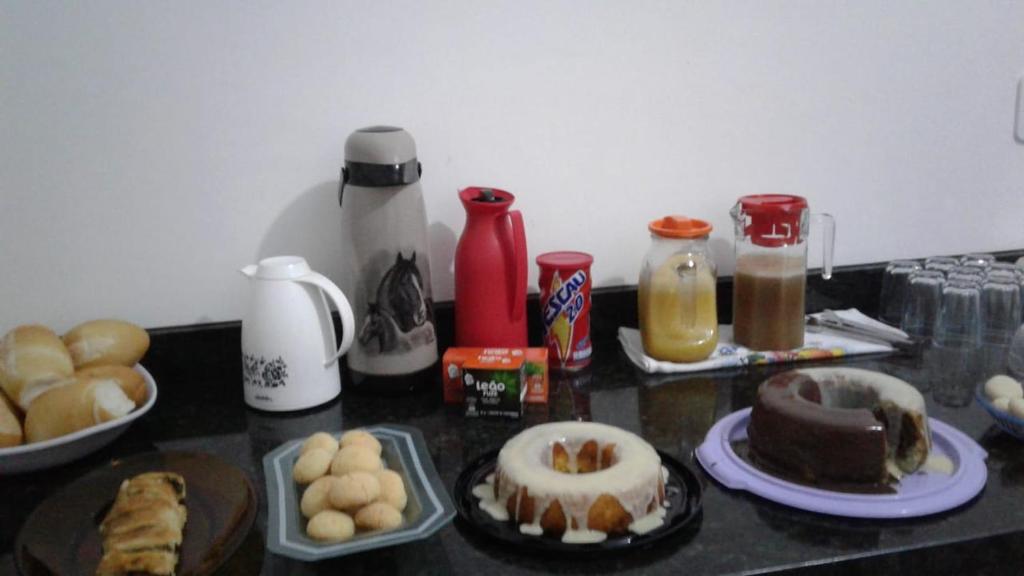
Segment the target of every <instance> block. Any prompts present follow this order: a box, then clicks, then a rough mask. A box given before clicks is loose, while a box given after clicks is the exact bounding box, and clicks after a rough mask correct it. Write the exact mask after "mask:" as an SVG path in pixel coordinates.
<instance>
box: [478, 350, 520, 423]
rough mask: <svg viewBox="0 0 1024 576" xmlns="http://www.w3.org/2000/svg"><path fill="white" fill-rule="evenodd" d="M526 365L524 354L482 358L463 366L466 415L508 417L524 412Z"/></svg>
mask: <svg viewBox="0 0 1024 576" xmlns="http://www.w3.org/2000/svg"><path fill="white" fill-rule="evenodd" d="M525 368H526V363H525V361H524V360H523V357H522V355H518V356H512V357H508V356H499V355H486V354H485V355H481V356H480V357H478V358H476V359H471V360H468V361H466V362H465V363H464V364H463V365H462V385H463V390H464V393H465V404H464V405H465V408H466V416H471V417H472V416H506V417H511V418H518V417H519V416H520V415H522V413H523V399H524V397H525V396H526V371H525Z"/></svg>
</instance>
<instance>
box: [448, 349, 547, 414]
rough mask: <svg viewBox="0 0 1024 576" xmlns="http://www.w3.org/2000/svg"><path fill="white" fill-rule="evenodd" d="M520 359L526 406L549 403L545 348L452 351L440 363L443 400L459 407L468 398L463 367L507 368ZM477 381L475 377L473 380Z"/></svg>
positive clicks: (449, 350)
mask: <svg viewBox="0 0 1024 576" xmlns="http://www.w3.org/2000/svg"><path fill="white" fill-rule="evenodd" d="M517 359H521V361H522V364H523V373H524V386H523V390H524V391H525V397H524V399H523V401H524V402H526V403H527V404H546V403H547V401H548V351H547V349H546V348H449V349H448V350H447V351H445V353H444V358H443V359H442V361H441V378H442V381H443V382H444V401H445V403H448V404H458V403H461V402H463V401H464V399H465V397H466V391H465V383H464V381H463V367H464V366H465V365H466V364H467V363H471V364H470V365H477V366H479V365H480V363H484V364H487V363H490V364H493V365H494V366H495V367H497V368H508V367H511V366H512V365H513V363H514V362H516V361H517ZM474 378H475V377H474Z"/></svg>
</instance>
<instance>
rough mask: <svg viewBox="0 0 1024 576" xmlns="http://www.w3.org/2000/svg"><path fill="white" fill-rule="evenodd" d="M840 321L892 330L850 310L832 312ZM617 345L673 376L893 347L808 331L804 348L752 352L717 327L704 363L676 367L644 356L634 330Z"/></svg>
mask: <svg viewBox="0 0 1024 576" xmlns="http://www.w3.org/2000/svg"><path fill="white" fill-rule="evenodd" d="M834 312H836V313H837V314H839V315H840V316H841V317H843V318H847V319H851V320H856V321H858V322H862V323H865V324H868V323H870V324H880V325H881V326H882V327H885V328H889V329H890V330H895V332H898V333H900V334H902V332H901V331H900V330H897V329H895V328H890V327H888V326H885V325H884V324H881V323H880V322H877V321H875V320H872V319H871V318H869V317H867V316H865V315H864V314H862V313H860V312H859V311H858V310H856V309H854V308H851V309H849V310H836V311H834ZM619 342H620V343H621V344H622V349H623V351H624V352H625V353H626V356H628V357H629V359H630V360H632V361H633V363H634V364H636V365H637V367H638V368H640V369H641V370H643V371H644V372H647V373H649V374H656V373H663V374H667V373H673V372H700V371H703V370H719V369H722V368H731V367H735V366H746V365H751V364H775V363H779V362H799V361H801V360H823V359H827V358H839V357H841V356H851V355H854V354H874V353H879V352H891V351H892V350H893V347H892V346H890V345H888V344H884V343H881V342H876V341H868V340H858V339H856V338H854V337H852V336H849V335H847V334H841V333H838V332H833V331H831V330H828V329H820V330H819V329H815V330H813V331H811V330H807V331H805V332H804V346H803V347H802V348H796V349H793V350H777V351H754V350H751V349H749V348H746V347H744V346H740V345H738V344H735V343H734V342H733V341H732V326H730V325H727V324H726V325H721V326H719V327H718V345H717V346H715V351H714V352H712V353H711V356H709V357H708V358H707V359H706V360H701V361H699V362H689V363H677V362H665V361H663V360H655V359H654V358H651V357H650V356H648V355H646V354H644V346H643V342H642V341H641V339H640V331H639V330H637V329H636V328H626V327H625V326H621V327H619Z"/></svg>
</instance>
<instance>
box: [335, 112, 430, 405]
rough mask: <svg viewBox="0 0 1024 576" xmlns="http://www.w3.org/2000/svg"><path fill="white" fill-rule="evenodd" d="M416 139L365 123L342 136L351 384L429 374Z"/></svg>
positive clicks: (380, 384) (426, 263) (425, 380)
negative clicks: (351, 320)
mask: <svg viewBox="0 0 1024 576" xmlns="http://www.w3.org/2000/svg"><path fill="white" fill-rule="evenodd" d="M420 173H421V167H420V164H419V162H418V161H417V160H416V144H415V143H414V142H413V139H412V137H411V136H410V135H409V133H408V132H406V131H405V130H403V129H401V128H394V127H389V126H372V127H369V128H363V129H360V130H357V131H355V132H353V133H352V134H351V135H350V136H349V137H348V140H346V142H345V167H344V168H343V169H342V178H341V188H340V190H339V194H338V200H339V202H340V203H341V222H342V240H343V242H342V257H343V264H344V267H343V269H344V273H343V274H342V287H343V289H344V290H345V293H346V294H349V295H350V297H351V299H352V308H353V312H354V313H355V321H356V337H355V341H354V342H353V344H352V348H351V350H349V353H348V356H347V358H348V366H349V369H350V372H351V382H352V385H353V386H355V387H357V388H360V389H362V390H366V391H369V392H404V391H411V390H414V389H417V388H419V387H422V386H426V385H428V384H429V382H430V379H431V378H432V377H433V376H435V375H434V372H435V371H434V370H433V367H434V365H435V364H436V362H437V359H438V354H437V336H436V332H435V328H434V313H433V301H432V299H431V290H430V259H429V256H428V254H429V251H428V240H427V218H426V210H425V207H424V203H423V191H422V188H421V187H420Z"/></svg>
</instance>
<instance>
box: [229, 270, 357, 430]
mask: <svg viewBox="0 0 1024 576" xmlns="http://www.w3.org/2000/svg"><path fill="white" fill-rule="evenodd" d="M241 272H242V274H244V275H245V276H246V277H248V278H249V285H250V286H249V301H248V304H247V306H246V309H245V316H244V317H243V318H242V378H243V383H244V386H245V403H246V404H248V405H250V406H252V407H253V408H259V409H260V410H271V411H286V410H301V409H303V408H310V407H313V406H318V405H320V404H323V403H324V402H328V401H330V400H332V399H333V398H334V397H335V396H337V395H338V394H339V393H341V374H340V372H339V371H338V359H339V358H340V357H341V356H342V354H344V353H345V352H346V351H348V349H349V347H350V346H351V345H352V337H353V334H354V332H355V320H354V319H353V318H352V308H351V307H350V306H349V303H348V300H347V299H346V298H345V295H344V294H342V292H341V289H340V288H338V287H337V286H336V285H335V284H334V283H333V282H331V281H330V280H328V279H327V278H326V277H324V276H323V275H321V274H317V273H316V272H314V271H312V270H311V269H310V268H309V264H307V263H306V260H305V259H304V258H302V257H299V256H275V257H273V258H265V259H263V260H260V262H259V264H250V265H249V266H246V267H245V268H242V270H241ZM324 294H326V295H327V296H328V297H330V299H331V301H333V302H334V305H335V307H337V309H338V314H339V316H341V329H342V338H341V346H339V347H337V348H335V345H336V341H335V338H334V324H333V322H332V321H331V309H330V308H329V307H328V305H327V301H326V300H325V299H324Z"/></svg>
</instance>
